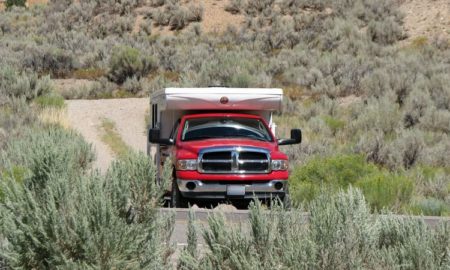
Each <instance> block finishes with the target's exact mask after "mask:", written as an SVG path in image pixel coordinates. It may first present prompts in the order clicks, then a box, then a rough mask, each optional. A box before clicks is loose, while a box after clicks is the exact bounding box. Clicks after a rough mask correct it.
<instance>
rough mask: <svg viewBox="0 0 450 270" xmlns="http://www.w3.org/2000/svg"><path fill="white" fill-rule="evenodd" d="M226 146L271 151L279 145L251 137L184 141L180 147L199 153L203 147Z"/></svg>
mask: <svg viewBox="0 0 450 270" xmlns="http://www.w3.org/2000/svg"><path fill="white" fill-rule="evenodd" d="M224 146H225V147H226V146H243V147H244V146H247V147H257V148H263V149H267V150H269V151H270V152H273V151H277V148H278V147H277V145H276V143H274V142H263V141H257V140H249V139H206V140H198V141H188V142H182V143H180V145H179V148H181V149H183V150H185V151H189V152H193V153H198V152H199V151H200V150H201V149H204V148H211V147H224Z"/></svg>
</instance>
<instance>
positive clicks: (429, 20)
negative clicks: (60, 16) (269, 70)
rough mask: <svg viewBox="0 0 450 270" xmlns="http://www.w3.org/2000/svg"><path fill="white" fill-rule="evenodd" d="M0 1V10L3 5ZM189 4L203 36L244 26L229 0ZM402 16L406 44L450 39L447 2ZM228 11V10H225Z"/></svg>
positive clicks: (417, 1)
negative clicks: (199, 13) (198, 10)
mask: <svg viewBox="0 0 450 270" xmlns="http://www.w3.org/2000/svg"><path fill="white" fill-rule="evenodd" d="M4 1H6V0H0V9H2V6H3V5H4V4H3V3H2V2H4ZM47 2H48V0H28V1H27V3H28V5H29V6H32V5H36V4H46V3H47ZM184 2H186V4H185V5H187V3H189V4H195V5H199V6H202V7H203V19H202V21H201V22H200V24H201V28H202V29H203V31H205V32H223V31H225V30H226V28H227V27H228V26H234V27H239V26H240V25H242V24H243V23H244V21H245V20H244V16H242V15H241V14H238V13H235V11H231V12H230V11H226V9H227V7H231V6H232V3H233V2H235V1H232V0H230V1H229V0H204V1H201V0H184ZM397 2H398V4H399V8H400V11H401V12H402V13H403V15H404V18H403V22H404V29H405V31H406V33H407V35H408V37H407V39H408V40H413V39H416V38H421V37H425V38H427V39H433V38H442V39H448V38H449V37H450V2H449V1H448V0H425V1H421V0H401V1H397ZM153 9H154V8H153V7H152V1H150V0H146V1H142V4H140V5H139V7H137V8H136V10H135V13H136V20H135V23H134V27H133V32H138V31H139V30H140V28H141V27H145V26H146V25H145V24H146V23H148V22H146V21H145V20H144V18H145V13H146V12H149V11H151V10H153ZM229 10H231V9H229ZM156 29H157V30H156V31H157V33H162V34H170V33H171V31H170V30H169V27H161V28H159V27H156Z"/></svg>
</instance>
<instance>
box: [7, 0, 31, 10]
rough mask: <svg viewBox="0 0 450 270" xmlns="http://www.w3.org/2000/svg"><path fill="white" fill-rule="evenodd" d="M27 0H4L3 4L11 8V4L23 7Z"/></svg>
mask: <svg viewBox="0 0 450 270" xmlns="http://www.w3.org/2000/svg"><path fill="white" fill-rule="evenodd" d="M26 3H27V0H6V2H5V6H6V8H11V7H13V6H17V7H25V4H26Z"/></svg>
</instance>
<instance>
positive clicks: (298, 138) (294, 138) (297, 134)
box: [278, 129, 302, 145]
mask: <svg viewBox="0 0 450 270" xmlns="http://www.w3.org/2000/svg"><path fill="white" fill-rule="evenodd" d="M301 142H302V131H301V130H300V129H292V130H291V138H290V139H279V140H278V145H291V144H299V143H301Z"/></svg>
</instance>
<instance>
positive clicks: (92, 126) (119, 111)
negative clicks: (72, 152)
mask: <svg viewBox="0 0 450 270" xmlns="http://www.w3.org/2000/svg"><path fill="white" fill-rule="evenodd" d="M66 104H67V114H68V118H69V125H70V126H71V127H72V128H73V129H75V130H77V131H78V132H80V133H81V135H83V136H84V138H85V139H86V140H87V141H88V142H89V143H92V145H93V147H94V148H95V151H96V153H97V159H96V162H95V164H94V167H95V168H98V169H100V170H101V171H102V172H105V171H106V169H107V168H108V167H109V165H110V163H111V162H112V161H113V160H114V159H115V155H114V153H113V152H112V151H111V149H110V148H109V147H108V145H106V144H105V143H104V142H103V141H102V140H101V134H100V128H99V127H100V125H101V122H102V119H104V118H107V119H109V120H111V121H112V122H114V124H115V127H116V130H117V132H118V133H119V134H120V136H121V137H122V139H123V141H124V142H125V143H126V144H127V145H129V146H130V147H131V148H132V149H134V150H136V151H141V152H146V147H147V143H146V142H147V136H146V133H147V132H146V126H145V115H146V113H147V112H148V108H149V99H148V98H127V99H99V100H67V101H66Z"/></svg>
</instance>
